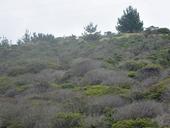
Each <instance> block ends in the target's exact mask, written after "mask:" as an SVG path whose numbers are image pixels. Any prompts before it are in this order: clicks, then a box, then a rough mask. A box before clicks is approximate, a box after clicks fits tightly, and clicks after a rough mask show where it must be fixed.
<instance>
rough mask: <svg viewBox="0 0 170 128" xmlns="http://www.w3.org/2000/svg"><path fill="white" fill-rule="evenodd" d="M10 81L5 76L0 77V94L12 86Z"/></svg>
mask: <svg viewBox="0 0 170 128" xmlns="http://www.w3.org/2000/svg"><path fill="white" fill-rule="evenodd" d="M12 83H13V81H12V79H11V78H10V77H7V76H2V77H0V94H2V93H5V91H6V90H7V89H9V88H10V87H11V86H12Z"/></svg>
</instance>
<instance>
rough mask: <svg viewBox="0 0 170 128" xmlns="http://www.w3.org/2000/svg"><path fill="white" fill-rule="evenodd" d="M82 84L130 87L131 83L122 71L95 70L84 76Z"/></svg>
mask: <svg viewBox="0 0 170 128" xmlns="http://www.w3.org/2000/svg"><path fill="white" fill-rule="evenodd" d="M82 84H88V85H96V84H104V85H132V84H133V81H132V80H131V79H130V78H128V76H127V74H126V73H124V72H122V71H111V70H106V69H95V70H92V71H89V72H88V73H86V74H85V76H84V78H83V79H82Z"/></svg>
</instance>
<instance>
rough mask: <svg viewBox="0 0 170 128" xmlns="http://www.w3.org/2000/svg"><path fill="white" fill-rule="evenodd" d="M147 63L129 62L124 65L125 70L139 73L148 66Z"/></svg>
mask: <svg viewBox="0 0 170 128" xmlns="http://www.w3.org/2000/svg"><path fill="white" fill-rule="evenodd" d="M146 65H147V63H146V62H144V61H134V60H133V61H127V62H126V63H125V64H123V65H122V67H123V68H124V69H127V70H129V71H137V70H139V69H141V68H143V67H144V66H146Z"/></svg>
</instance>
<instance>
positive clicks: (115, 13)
mask: <svg viewBox="0 0 170 128" xmlns="http://www.w3.org/2000/svg"><path fill="white" fill-rule="evenodd" d="M129 5H132V6H133V7H134V8H137V9H138V12H139V13H140V16H141V19H142V20H143V21H144V26H145V27H148V26H151V25H154V26H159V27H169V28H170V14H169V13H170V7H169V6H170V0H0V36H3V35H4V36H6V37H7V38H9V39H11V40H14V41H16V40H17V39H18V38H20V37H22V35H23V34H24V32H25V30H26V29H29V30H30V31H31V32H41V33H51V34H54V35H55V36H64V35H66V36H67V35H71V34H75V35H80V34H81V33H82V32H83V27H84V26H85V25H87V24H88V23H89V22H93V23H95V24H98V29H99V30H101V31H102V32H104V31H113V32H116V30H115V25H116V24H117V18H118V17H120V16H121V15H122V11H123V10H124V9H125V8H126V7H128V6H129Z"/></svg>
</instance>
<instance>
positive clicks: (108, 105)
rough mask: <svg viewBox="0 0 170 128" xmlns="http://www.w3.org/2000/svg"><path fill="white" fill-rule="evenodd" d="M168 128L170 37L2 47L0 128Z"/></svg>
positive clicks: (142, 36) (64, 39) (58, 41)
mask: <svg viewBox="0 0 170 128" xmlns="http://www.w3.org/2000/svg"><path fill="white" fill-rule="evenodd" d="M137 127H140V128H170V35H167V34H150V35H145V34H143V33H134V34H117V35H114V34H112V35H103V36H102V37H101V38H100V39H98V40H93V41H86V40H84V39H83V38H81V37H79V38H76V37H74V36H71V37H60V38H55V39H53V40H52V41H51V40H50V41H48V40H35V41H34V42H29V43H25V44H20V45H11V46H7V47H3V46H1V47H0V128H137Z"/></svg>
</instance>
